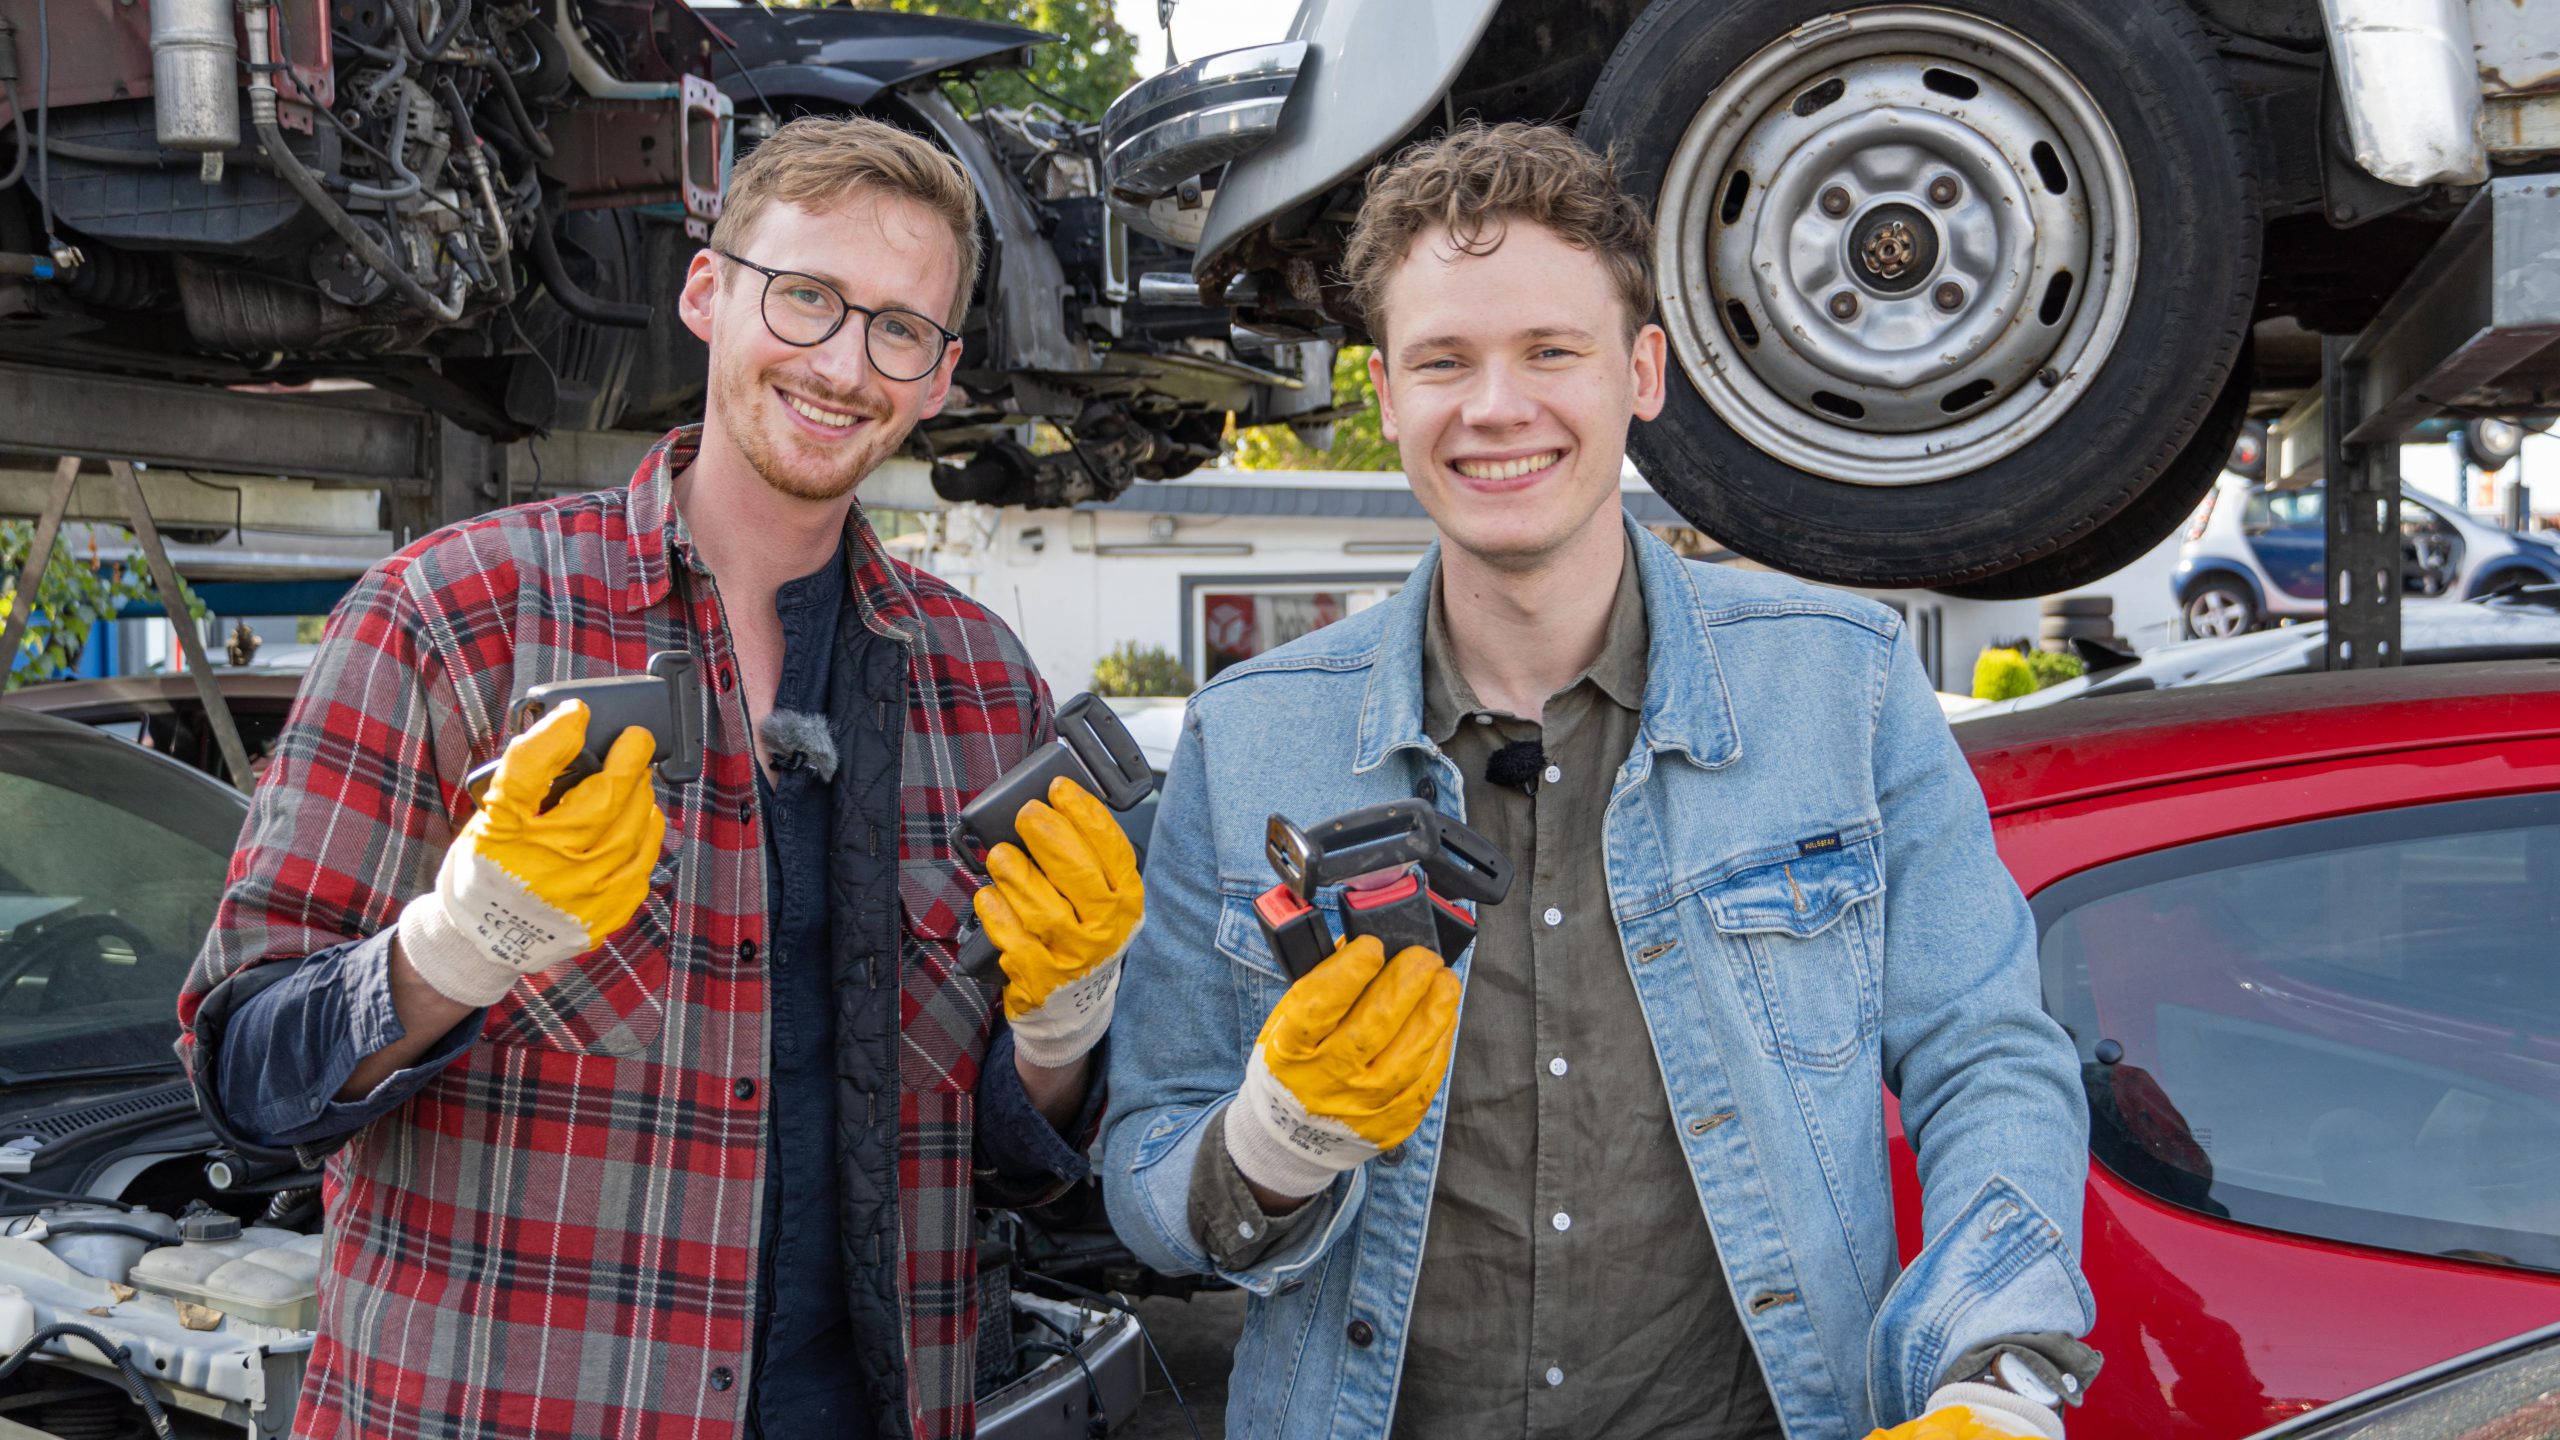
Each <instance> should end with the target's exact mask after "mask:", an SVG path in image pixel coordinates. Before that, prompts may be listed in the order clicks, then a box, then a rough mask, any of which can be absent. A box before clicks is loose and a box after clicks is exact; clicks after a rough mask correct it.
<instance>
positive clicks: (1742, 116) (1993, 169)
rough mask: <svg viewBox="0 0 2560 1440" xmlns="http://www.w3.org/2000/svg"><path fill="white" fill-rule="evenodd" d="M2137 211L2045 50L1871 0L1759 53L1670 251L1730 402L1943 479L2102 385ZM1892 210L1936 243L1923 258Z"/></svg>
mask: <svg viewBox="0 0 2560 1440" xmlns="http://www.w3.org/2000/svg"><path fill="white" fill-rule="evenodd" d="M1933 71H1934V72H1939V73H1940V74H1941V75H1952V76H1954V77H1956V78H1955V80H1954V81H1948V82H1936V83H1945V84H1948V85H1950V86H1960V85H1961V84H1963V83H1970V84H1972V85H1973V86H1974V87H1975V88H1974V93H1973V94H1972V95H1971V96H1970V97H1964V96H1959V95H1956V94H1951V93H1948V92H1947V91H1946V90H1942V89H1938V88H1933V81H1932V79H1931V72H1933ZM1835 82H1836V83H1837V85H1838V87H1839V89H1838V93H1836V94H1833V95H1831V98H1830V99H1829V100H1828V101H1823V100H1822V96H1823V95H1824V94H1826V93H1828V87H1829V86H1831V85H1832V84H1833V83H1835ZM1815 102H1820V103H1815ZM1807 105H1810V106H1811V108H1810V109H1807V108H1805V107H1806V106H1807ZM1799 112H1801V113H1799ZM2039 145H2041V146H2043V147H2045V148H2046V149H2047V150H2048V151H2049V152H2050V165H2051V167H2052V168H2053V169H2058V171H2059V174H2060V177H2061V182H2062V188H2061V189H2060V190H2058V191H2057V190H2056V189H2055V188H2054V187H2053V184H2052V181H2051V179H2050V178H2049V177H2050V172H2049V171H2048V170H2047V169H2046V168H2044V167H2043V166H2040V164H2039V157H2038V155H2037V148H2038V146H2039ZM1737 173H1740V174H1747V175H1748V176H1749V179H1748V181H1747V182H1746V183H1744V184H1743V185H1741V186H1740V187H1739V194H1738V196H1737V193H1736V192H1737V187H1736V185H1735V183H1734V177H1735V176H1736V175H1737ZM1941 179H1946V180H1951V181H1953V182H1954V186H1955V189H1954V192H1953V197H1952V199H1950V198H1948V197H1947V195H1946V192H1943V191H1934V192H1933V189H1932V186H1933V184H1934V183H1935V182H1937V181H1939V180H1941ZM1834 191H1842V192H1846V201H1847V203H1846V204H1845V206H1840V205H1839V201H1838V197H1835V196H1834V195H1833V194H1832V193H1831V192H1834ZM1834 206H1838V209H1837V210H1836V211H1835V210H1834V209H1833V207H1834ZM1915 216H1916V217H1917V220H1918V222H1919V223H1916V224H1915V223H1913V220H1914V217H1915ZM2020 217H2024V218H2020ZM2136 220H2137V216H2136V212H2135V202H2134V191H2133V184H2132V176H2131V171H2130V170H2129V168H2128V167H2127V165H2126V162H2125V159H2124V152H2123V148H2122V147H2121V146H2120V145H2119V144H2118V143H2117V141H2116V138H2115V132H2114V130H2113V128H2112V127H2111V126H2109V125H2108V124H2107V122H2106V118H2105V116H2104V114H2103V113H2101V112H2100V110H2099V109H2098V106H2097V103H2096V102H2095V101H2094V100H2092V99H2091V98H2090V97H2089V95H2088V92H2087V91H2086V90H2085V89H2084V88H2083V87H2082V86H2081V85H2080V84H2079V82H2078V81H2077V80H2075V79H2074V78H2073V77H2072V76H2071V74H2070V72H2069V71H2067V70H2065V69H2064V68H2063V67H2062V66H2061V64H2060V63H2059V62H2057V61H2055V60H2054V59H2053V58H2052V57H2051V56H2050V55H2048V54H2046V53H2045V52H2044V51H2043V50H2042V49H2041V48H2040V47H2038V46H2036V45H2035V44H2034V43H2033V42H2031V41H2029V40H2027V39H2026V38H2025V37H2024V36H2021V35H2018V34H2017V33H2015V32H2014V31H2011V30H2008V29H2006V28H2004V27H2001V26H1998V25H1994V24H1992V23H1990V22H1988V21H1985V20H1982V19H1979V18H1976V17H1973V16H1967V15H1958V14H1954V13H1952V12H1949V11H1944V10H1937V9H1932V8H1927V7H1922V6H1905V5H1894V6H1879V7H1874V8H1870V9H1864V10H1857V11H1851V12H1848V13H1846V14H1843V15H1838V16H1830V17H1825V18H1824V19H1823V20H1821V21H1818V22H1815V23H1814V24H1812V25H1808V26H1805V27H1802V28H1800V29H1799V30H1797V31H1796V32H1794V33H1793V34H1792V35H1789V36H1787V37H1784V38H1782V39H1780V40H1779V41H1777V42H1776V43H1774V44H1772V45H1770V46H1769V47H1768V48H1766V49H1764V50H1762V51H1761V52H1760V53H1759V54H1757V55H1754V56H1753V57H1752V58H1751V59H1750V60H1748V61H1746V62H1744V63H1743V64H1742V65H1741V66H1740V67H1739V68H1737V69H1736V70H1735V71H1734V73H1733V74H1732V75H1731V76H1730V77H1728V78H1727V79H1726V81H1725V82H1724V83H1723V84H1722V85H1719V86H1718V87H1717V88H1716V90H1715V92H1714V94H1712V95H1710V96H1709V97H1708V99H1707V102H1706V103H1705V104H1704V105H1703V106H1701V107H1700V109H1699V111H1698V113H1697V116H1696V117H1695V118H1693V119H1692V120H1691V122H1690V124H1689V127H1688V129H1687V131H1686V132H1685V133H1684V134H1683V135H1682V137H1681V141H1680V145H1679V148H1678V149H1677V150H1676V151H1675V152H1674V154H1673V156H1672V159H1671V163H1670V165H1669V167H1668V168H1667V170H1666V171H1665V173H1664V177H1663V187H1662V204H1661V213H1660V217H1659V225H1658V228H1657V231H1656V235H1655V242H1654V245H1655V263H1656V268H1657V274H1658V276H1659V282H1658V283H1659V285H1660V288H1661V292H1662V312H1663V324H1664V328H1665V330H1666V331H1667V332H1668V333H1669V335H1670V339H1671V346H1672V350H1673V352H1674V353H1675V354H1676V355H1677V356H1678V357H1679V361H1680V365H1681V368H1682V370H1683V372H1684V373H1685V374H1686V375H1687V376H1688V377H1689V381H1690V383H1691V384H1692V385H1694V386H1695V387H1696V388H1697V390H1698V392H1699V395H1700V396H1701V397H1702V398H1703V399H1704V400H1705V401H1706V402H1707V404H1708V406H1709V408H1711V409H1712V410H1713V411H1714V412H1715V413H1716V415H1717V416H1718V417H1719V418H1720V419H1722V420H1723V421H1724V422H1725V423H1726V424H1727V425H1729V426H1731V427H1732V428H1733V429H1734V430H1735V431H1736V432H1737V433H1738V434H1740V435H1741V436H1742V437H1743V438H1744V439H1745V440H1747V441H1749V442H1750V443H1751V444H1752V445H1753V446H1754V447H1756V448H1758V449H1760V450H1761V451H1763V452H1765V453H1767V454H1768V455H1770V456H1772V457H1773V458H1775V459H1778V460H1780V461H1783V462H1785V463H1786V464H1788V465H1791V466H1793V467H1795V468H1796V469H1799V470H1804V471H1808V472H1811V473H1813V474H1816V475H1822V476H1826V477H1829V478H1834V479H1839V480H1846V481H1851V482H1854V483H1857V484H1862V485H1877V486H1895V485H1913V484H1925V483H1929V482H1932V481H1938V480H1945V479H1949V478H1952V477H1954V476H1957V475H1962V474H1967V473H1970V472H1972V471H1974V470H1978V469H1980V468H1982V467H1983V466H1985V465H1988V464H1990V463H1992V462H1994V461H1996V460H1999V459H2001V458H2002V457H2004V456H2007V455H2011V454H2014V453H2016V452H2017V451H2018V450H2019V449H2020V448H2022V447H2024V446H2025V445H2027V444H2028V443H2029V442H2031V441H2032V440H2034V439H2035V438H2036V437H2037V436H2039V435H2041V434H2043V433H2044V432H2045V431H2046V430H2048V429H2049V428H2051V426H2052V425H2053V424H2054V423H2055V421H2057V420H2059V419H2060V418H2061V416H2062V415H2063V414H2065V413H2066V412H2068V411H2069V410H2070V409H2071V408H2072V406H2073V405H2074V404H2075V403H2077V402H2078V401H2079V400H2080V398H2081V397H2082V396H2083V395H2084V394H2085V393H2086V392H2087V390H2088V387H2089V385H2090V383H2091V381H2092V380H2093V379H2094V376H2095V372H2096V370H2097V369H2098V362H2099V361H2101V360H2102V359H2103V357H2104V356H2105V355H2106V354H2107V353H2108V352H2109V350H2110V349H2111V348H2112V346H2113V344H2114V342H2115V340H2116V337H2117V336H2118V335H2119V334H2120V333H2121V331H2122V329H2123V325H2124V320H2125V316H2126V314H2127V312H2128V310H2129V309H2130V306H2131V302H2132V291H2133V282H2134V277H2135V275H2136V273H2137V270H2138V261H2139V257H2138V255H2137V227H2136ZM1888 222H1890V223H1899V224H1901V225H1902V226H1903V229H1904V233H1905V234H1906V235H1907V236H1908V237H1910V238H1911V239H1912V240H1913V241H1915V242H1934V243H1917V244H1916V249H1917V250H1918V251H1919V252H1920V253H1918V254H1906V255H1904V256H1903V257H1901V258H1902V259H1903V262H1904V273H1902V274H1887V273H1886V272H1887V271H1890V270H1892V269H1893V262H1894V261H1895V259H1896V258H1897V257H1896V255H1895V254H1894V248H1893V246H1891V245H1888V244H1881V243H1879V240H1880V235H1881V232H1882V231H1883V230H1885V229H1886V228H1887V227H1888ZM1883 238H1890V237H1883ZM1711 241H1712V242H1713V243H1712V244H1711V243H1710V242H1711ZM1711 251H1712V252H1713V253H1712V254H1711V253H1710V252H1711ZM1914 270H1916V271H1917V272H1918V273H1916V274H1910V272H1911V271H1914ZM2066 271H2067V272H2068V274H2069V280H2068V281H2067V282H2065V283H2063V284H2062V285H2061V287H2060V291H2061V293H2060V296H2059V300H2058V303H2053V302H2051V301H2050V298H2049V297H2052V296H2053V295H2054V294H2055V291H2056V281H2055V278H2054V277H2055V276H2056V275H2058V274H2061V273H2063V272H2066ZM1906 275H1908V277H1909V278H1906ZM1948 286H1953V287H1954V289H1953V290H1952V291H1951V292H1950V291H1948V290H1946V288H1945V287H1948ZM1844 294H1845V295H1847V296H1848V297H1850V300H1851V301H1852V302H1854V304H1853V308H1848V309H1847V313H1845V314H1844V313H1843V309H1842V308H1841V296H1842V295H1844ZM1817 396H1819V397H1823V398H1817ZM1832 402H1839V403H1838V404H1834V403H1832ZM1851 411H1854V412H1855V413H1854V414H1852V413H1850V412H1851Z"/></svg>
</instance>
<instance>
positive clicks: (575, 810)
mask: <svg viewBox="0 0 2560 1440" xmlns="http://www.w3.org/2000/svg"><path fill="white" fill-rule="evenodd" d="M586 738H587V707H586V706H585V705H584V704H583V703H580V702H577V701H571V702H570V703H568V704H565V705H562V706H560V707H559V708H557V709H555V710H553V711H552V712H551V713H550V714H548V715H545V716H543V717H542V719H541V720H540V721H539V722H538V723H537V724H535V725H534V727H533V728H532V729H530V730H527V731H525V732H524V733H523V734H521V735H519V736H517V737H516V738H515V739H514V740H512V741H510V742H508V745H507V748H506V751H505V753H504V754H502V755H501V756H499V758H498V773H497V776H496V778H495V779H493V780H491V781H490V782H489V791H488V794H487V796H486V797H485V798H483V799H482V800H481V802H480V809H479V811H478V812H477V813H475V814H474V815H473V816H472V817H471V820H470V823H468V824H466V825H464V826H463V827H462V833H461V834H460V835H458V836H456V837H454V841H453V844H452V845H451V846H450V847H448V848H447V849H446V850H445V852H444V867H443V868H442V869H441V870H439V871H438V872H437V874H436V888H435V889H433V890H430V891H428V892H427V893H426V894H424V895H421V896H419V897H418V898H417V899H415V900H412V901H410V902H409V904H408V906H407V908H405V909H403V910H402V911H401V912H400V949H401V952H402V953H403V954H405V955H407V956H408V957H409V964H410V965H411V967H412V968H414V969H416V971H417V972H418V976H419V978H420V979H422V980H425V981H426V982H427V983H428V984H429V985H431V986H433V987H435V989H436V991H437V992H438V993H440V994H442V995H444V996H446V997H447V998H449V999H452V1000H454V1001H457V1002H459V1003H461V1004H464V1005H473V1006H479V1005H488V1004H492V1003H494V1002H495V1001H496V1000H497V999H498V997H499V996H501V995H504V994H506V993H507V989H508V987H510V986H512V985H514V984H515V983H516V980H517V977H519V976H524V975H538V974H540V973H541V972H543V971H545V970H548V969H550V968H551V967H552V966H554V965H557V964H559V963H560V962H561V961H563V960H566V959H568V958H569V957H570V956H572V955H583V954H585V953H586V952H588V951H590V950H593V949H595V948H596V947H597V946H599V945H601V944H603V943H604V942H605V938H606V937H607V936H609V935H611V934H613V932H615V931H616V930H619V929H621V928H622V926H623V922H625V921H627V920H629V919H630V918H631V915H632V912H633V911H635V910H638V909H639V908H640V903H641V902H642V901H643V900H646V899H647V898H648V897H649V872H650V870H651V869H653V868H654V867H655V866H656V865H657V863H658V850H659V847H660V846H661V845H662V844H664V843H665V840H666V834H667V817H666V814H665V812H663V811H661V810H659V808H658V802H657V796H656V793H655V792H654V790H653V789H652V788H651V785H650V781H649V757H650V753H651V751H652V750H653V749H654V742H653V741H652V740H651V739H650V738H649V732H648V731H646V730H644V729H641V728H640V727H639V726H636V725H635V726H632V727H630V728H629V729H626V730H624V731H623V732H622V734H621V736H620V737H618V738H617V739H615V741H614V742H613V749H612V751H611V752H609V753H608V754H607V755H606V757H605V763H604V768H603V769H602V770H601V771H599V772H597V773H596V774H593V775H590V776H588V777H587V778H586V779H584V780H581V781H579V782H578V783H577V785H576V786H575V787H573V788H572V789H571V790H570V791H569V793H568V794H566V795H563V796H561V797H560V803H559V804H557V805H554V806H552V807H551V809H550V810H549V811H548V812H547V813H537V810H538V807H539V806H540V805H541V804H542V801H543V797H545V796H547V795H549V794H550V793H551V785H552V782H553V781H555V780H557V779H558V778H559V777H560V774H561V772H562V771H564V770H566V769H568V768H569V762H570V761H571V760H572V759H574V758H575V757H576V756H577V753H578V750H579V747H581V746H582V745H584V744H585V743H586Z"/></svg>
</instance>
